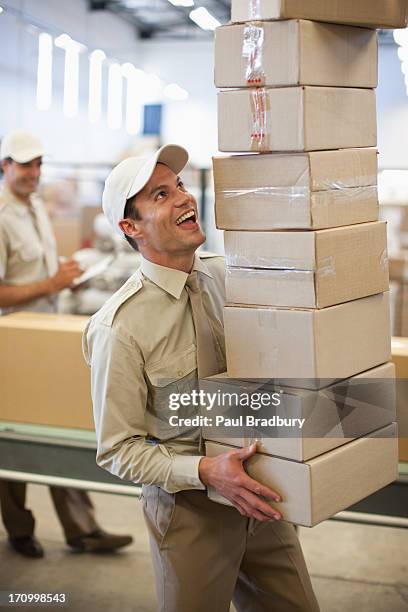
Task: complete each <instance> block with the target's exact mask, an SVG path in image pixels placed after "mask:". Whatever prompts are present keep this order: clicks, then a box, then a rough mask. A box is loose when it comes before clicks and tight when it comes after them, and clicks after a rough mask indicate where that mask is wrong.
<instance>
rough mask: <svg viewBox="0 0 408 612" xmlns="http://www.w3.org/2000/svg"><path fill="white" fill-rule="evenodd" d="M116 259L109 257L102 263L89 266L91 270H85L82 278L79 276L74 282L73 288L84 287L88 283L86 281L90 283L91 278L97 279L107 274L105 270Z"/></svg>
mask: <svg viewBox="0 0 408 612" xmlns="http://www.w3.org/2000/svg"><path fill="white" fill-rule="evenodd" d="M114 259H115V255H109V256H108V257H105V258H104V259H102V260H101V261H98V262H97V263H96V264H94V265H93V266H89V268H88V269H87V270H85V272H83V274H81V276H78V277H77V278H75V279H74V280H73V281H72V284H71V287H77V286H78V285H82V284H83V283H86V281H89V280H90V279H91V278H95V276H99V274H102V273H103V272H105V270H106V269H107V268H108V267H109V266H110V264H111V263H112V262H113V260H114Z"/></svg>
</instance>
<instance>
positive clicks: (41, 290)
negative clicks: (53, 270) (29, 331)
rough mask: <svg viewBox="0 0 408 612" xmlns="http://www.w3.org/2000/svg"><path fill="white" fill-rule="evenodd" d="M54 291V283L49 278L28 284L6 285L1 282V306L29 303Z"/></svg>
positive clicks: (8, 306)
mask: <svg viewBox="0 0 408 612" xmlns="http://www.w3.org/2000/svg"><path fill="white" fill-rule="evenodd" d="M52 293H53V291H52V283H51V279H49V278H46V279H44V280H42V281H38V282H36V283H29V284H27V285H6V284H4V283H1V284H0V308H10V307H13V306H20V305H22V304H27V303H28V302H32V301H33V300H36V299H38V298H42V297H45V296H47V295H51V294H52Z"/></svg>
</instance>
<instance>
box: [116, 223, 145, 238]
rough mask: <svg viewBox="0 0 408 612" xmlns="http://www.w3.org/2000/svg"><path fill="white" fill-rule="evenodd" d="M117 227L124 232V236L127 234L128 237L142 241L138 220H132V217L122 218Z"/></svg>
mask: <svg viewBox="0 0 408 612" xmlns="http://www.w3.org/2000/svg"><path fill="white" fill-rule="evenodd" d="M119 227H120V229H121V230H122V232H124V233H125V234H126V236H129V238H133V240H140V241H143V230H142V228H141V223H140V222H139V221H134V220H133V219H122V221H119Z"/></svg>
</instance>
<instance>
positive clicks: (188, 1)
mask: <svg viewBox="0 0 408 612" xmlns="http://www.w3.org/2000/svg"><path fill="white" fill-rule="evenodd" d="M169 2H170V4H172V5H173V6H194V0H169Z"/></svg>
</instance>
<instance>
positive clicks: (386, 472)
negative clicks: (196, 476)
mask: <svg viewBox="0 0 408 612" xmlns="http://www.w3.org/2000/svg"><path fill="white" fill-rule="evenodd" d="M396 433H397V429H396V425H395V423H394V424H391V425H388V426H387V427H384V428H382V429H379V430H377V431H376V432H373V433H371V434H370V435H369V436H367V437H364V438H359V439H357V440H354V441H353V442H349V443H348V444H344V445H343V446H340V447H339V448H336V449H334V450H331V451H329V452H328V453H324V454H323V455H320V456H319V457H316V458H314V459H311V460H310V461H308V462H306V463H299V462H297V461H290V460H288V459H280V458H278V457H271V456H268V455H261V454H256V455H254V456H253V457H251V458H250V459H249V460H248V461H246V463H245V469H246V471H247V472H248V474H249V476H251V477H252V478H254V479H255V480H257V481H259V482H261V483H262V484H263V485H266V486H268V487H270V488H271V489H273V490H275V491H277V492H279V493H280V494H281V496H282V499H283V501H282V502H280V503H273V504H271V505H273V506H274V507H275V508H276V509H277V510H279V512H281V514H282V516H283V519H284V520H286V521H289V522H291V523H295V524H297V525H304V526H305V527H313V526H314V525H317V524H318V523H320V522H321V521H324V520H326V519H328V518H330V517H332V516H333V515H334V514H337V512H341V511H342V510H345V509H346V508H348V507H349V506H351V505H353V504H355V503H357V502H358V501H360V500H362V499H364V498H365V497H367V496H368V495H371V494H372V493H375V491H378V490H379V489H382V488H383V487H385V486H386V485H388V484H390V483H391V482H393V481H394V480H395V479H396V478H397V476H398V469H397V468H398V446H397V438H396ZM229 450H232V447H229V446H225V445H222V444H217V443H215V442H206V454H207V456H209V457H217V456H219V455H221V454H222V453H225V452H228V451H229ZM208 496H209V497H210V499H212V500H214V501H217V502H219V503H224V504H227V505H231V503H230V502H229V501H228V500H227V499H225V498H224V497H222V496H221V495H220V494H219V493H217V492H216V491H215V490H214V489H209V492H208Z"/></svg>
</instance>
